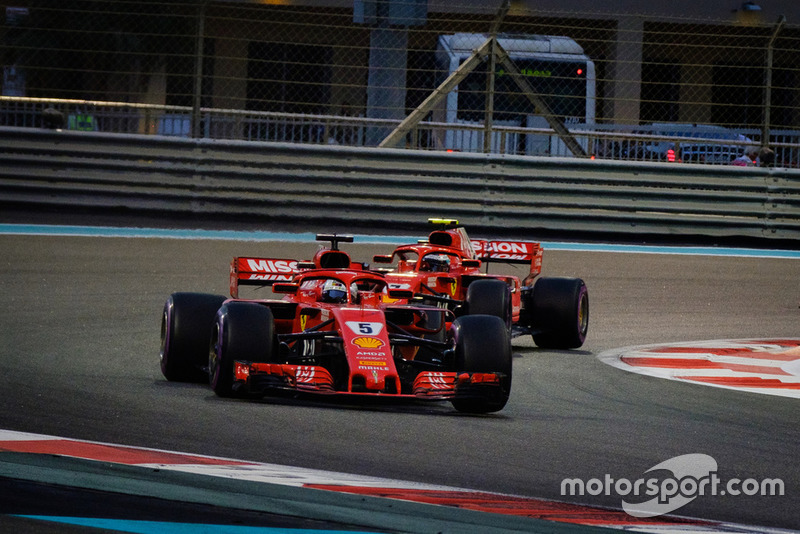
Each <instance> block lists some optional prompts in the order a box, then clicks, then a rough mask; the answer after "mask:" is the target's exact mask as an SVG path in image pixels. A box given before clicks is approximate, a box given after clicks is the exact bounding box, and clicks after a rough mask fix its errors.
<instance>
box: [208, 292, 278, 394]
mask: <svg viewBox="0 0 800 534" xmlns="http://www.w3.org/2000/svg"><path fill="white" fill-rule="evenodd" d="M274 333H275V320H274V319H273V317H272V311H271V310H270V309H269V308H268V307H266V306H262V305H260V304H255V303H253V302H229V303H227V304H225V305H224V306H222V307H221V308H220V309H219V311H218V312H217V320H216V323H215V325H214V329H213V332H212V336H211V342H210V344H209V345H208V346H207V347H206V354H207V356H208V381H209V383H210V384H211V389H213V390H214V393H216V394H217V395H218V396H220V397H232V396H235V394H236V392H235V391H234V389H233V383H234V379H233V378H234V377H233V370H234V362H235V361H236V360H242V361H249V362H269V361H271V360H272V354H273V344H274Z"/></svg>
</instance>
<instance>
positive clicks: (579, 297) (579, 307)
mask: <svg viewBox="0 0 800 534" xmlns="http://www.w3.org/2000/svg"><path fill="white" fill-rule="evenodd" d="M530 302H531V307H532V310H531V315H532V322H533V324H532V325H531V328H532V329H533V330H534V331H535V332H536V333H534V334H533V341H534V343H536V345H537V346H539V347H541V348H545V349H576V348H578V347H580V346H582V345H583V343H584V341H586V333H587V332H588V330H589V293H588V291H587V289H586V284H585V283H584V282H583V280H581V279H580V278H540V279H539V280H537V281H536V284H535V285H534V287H533V296H532V297H531V301H530Z"/></svg>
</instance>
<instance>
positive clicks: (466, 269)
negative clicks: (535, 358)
mask: <svg viewBox="0 0 800 534" xmlns="http://www.w3.org/2000/svg"><path fill="white" fill-rule="evenodd" d="M430 222H432V223H434V224H436V225H438V226H440V229H439V230H435V231H433V232H431V233H430V235H429V236H428V239H427V240H425V241H420V242H418V243H415V244H409V245H401V246H399V247H397V248H395V250H394V252H393V253H392V254H391V255H376V256H374V257H373V262H375V263H382V264H392V267H391V268H387V269H380V271H381V272H383V273H384V274H385V276H386V279H387V280H388V282H389V285H390V287H392V288H396V289H404V290H407V291H411V292H412V293H413V294H414V297H415V299H417V300H420V301H422V302H427V303H431V304H438V305H440V306H442V307H444V308H446V309H449V310H451V311H453V312H454V313H455V314H456V315H457V316H466V315H472V314H487V315H496V316H498V317H500V318H501V319H503V321H504V322H505V323H506V324H507V326H508V327H509V328H510V329H511V332H512V335H513V336H518V335H523V334H525V335H532V336H533V340H534V342H535V343H536V344H537V345H538V346H540V347H544V348H556V349H572V348H577V347H580V346H582V345H583V343H584V341H585V340H586V333H587V331H588V328H589V294H588V291H587V289H586V284H585V283H584V282H583V280H581V279H579V278H560V277H541V278H537V277H538V275H539V274H540V273H541V269H542V248H541V246H540V245H539V243H533V242H524V241H503V240H493V241H485V240H470V238H469V236H468V235H467V232H466V230H465V229H464V228H463V227H461V226H459V225H458V221H455V220H451V219H430ZM488 262H503V263H522V264H526V265H530V272H529V273H528V274H527V276H526V277H525V278H524V279H523V280H520V279H519V278H518V277H516V276H507V275H500V274H488V273H487V272H481V270H480V267H481V264H482V263H488Z"/></svg>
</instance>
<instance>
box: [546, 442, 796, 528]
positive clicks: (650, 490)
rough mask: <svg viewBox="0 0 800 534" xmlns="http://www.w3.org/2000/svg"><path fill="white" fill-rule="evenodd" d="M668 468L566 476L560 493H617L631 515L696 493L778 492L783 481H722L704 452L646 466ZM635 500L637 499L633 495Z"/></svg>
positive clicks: (672, 505)
mask: <svg viewBox="0 0 800 534" xmlns="http://www.w3.org/2000/svg"><path fill="white" fill-rule="evenodd" d="M658 470H664V471H670V472H671V473H672V476H669V477H655V476H654V477H650V478H639V479H636V480H633V481H631V480H628V479H626V478H619V479H614V478H613V477H612V476H611V475H608V474H607V475H605V476H604V477H603V478H602V479H601V478H591V479H589V480H586V481H584V480H582V479H580V478H566V479H564V480H562V481H561V495H562V497H574V496H585V495H593V496H598V495H606V496H607V495H619V496H620V497H623V500H622V509H623V510H625V512H627V513H628V514H629V515H631V516H633V517H655V516H659V515H662V514H667V513H669V512H673V511H675V510H677V509H678V508H680V507H681V506H684V505H686V504H688V503H690V502H692V501H693V500H694V499H696V498H697V497H704V496H712V497H713V496H722V495H732V496H740V495H746V496H753V495H760V496H781V495H783V494H784V489H785V488H784V483H783V480H781V479H779V478H765V479H763V480H761V481H759V480H756V479H753V478H747V479H744V480H742V479H739V478H731V479H730V480H727V481H724V482H723V480H721V479H720V478H719V476H717V461H716V460H715V459H714V458H712V457H711V456H708V455H707V454H684V455H682V456H675V457H674V458H670V459H669V460H666V461H664V462H661V463H660V464H658V465H655V466H653V467H651V468H650V469H648V470H647V471H646V473H650V472H651V471H658ZM630 497H652V499H650V500H647V501H644V502H628V501H627V500H626V499H628V498H630ZM632 500H634V501H635V500H638V499H632Z"/></svg>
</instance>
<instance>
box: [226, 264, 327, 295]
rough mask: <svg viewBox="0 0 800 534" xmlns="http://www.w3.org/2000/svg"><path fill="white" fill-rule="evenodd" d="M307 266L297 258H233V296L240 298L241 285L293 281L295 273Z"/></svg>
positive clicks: (265, 284) (261, 284) (267, 284)
mask: <svg viewBox="0 0 800 534" xmlns="http://www.w3.org/2000/svg"><path fill="white" fill-rule="evenodd" d="M305 267H306V265H305V264H303V263H302V262H298V261H297V260H287V259H275V258H233V261H231V287H230V291H231V296H232V297H233V298H239V286H269V285H272V284H274V283H276V282H291V281H292V279H293V278H294V275H295V274H297V273H299V272H300V271H301V270H302V269H303V268H305ZM311 267H313V265H311Z"/></svg>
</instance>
